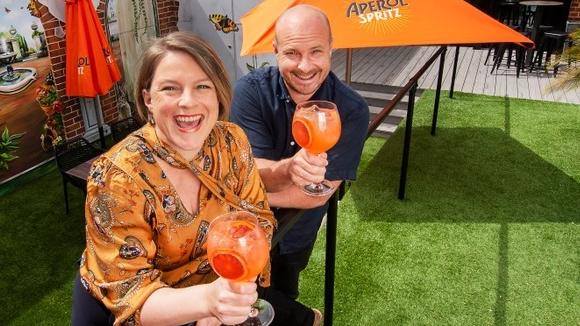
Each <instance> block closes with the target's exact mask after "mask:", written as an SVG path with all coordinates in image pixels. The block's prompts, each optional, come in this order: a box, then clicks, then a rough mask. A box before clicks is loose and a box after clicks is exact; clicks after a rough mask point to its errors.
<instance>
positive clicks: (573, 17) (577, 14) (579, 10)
mask: <svg viewBox="0 0 580 326" xmlns="http://www.w3.org/2000/svg"><path fill="white" fill-rule="evenodd" d="M568 20H570V21H576V22H580V0H572V3H571V4H570V13H569V14H568Z"/></svg>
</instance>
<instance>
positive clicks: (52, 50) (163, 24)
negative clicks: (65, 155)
mask: <svg viewBox="0 0 580 326" xmlns="http://www.w3.org/2000/svg"><path fill="white" fill-rule="evenodd" d="M117 1H126V0H117ZM105 2H106V1H105V0H101V1H100V4H99V6H98V7H97V8H96V9H97V15H98V16H99V19H100V20H101V24H104V19H105ZM38 8H39V10H40V13H41V17H40V21H41V22H42V25H43V28H44V33H45V35H46V42H47V44H48V56H49V57H50V62H51V65H52V74H53V76H54V79H55V83H56V89H57V91H58V94H59V96H60V97H61V100H62V101H63V104H64V110H63V124H64V131H65V137H66V138H67V139H71V138H75V137H79V136H82V135H83V134H84V132H85V130H84V124H83V118H82V114H81V110H80V104H79V100H78V97H67V96H66V95H65V78H66V77H65V75H66V71H65V70H66V59H65V58H66V37H65V38H62V39H60V38H58V37H56V35H55V28H56V27H58V26H59V22H58V20H57V19H56V18H54V16H52V15H51V14H50V13H49V12H48V8H46V7H45V6H43V5H42V4H40V3H38ZM178 9H179V1H174V0H157V10H158V14H159V17H158V28H159V33H160V35H166V34H168V33H171V32H173V31H177V12H178ZM60 25H61V26H62V28H63V29H66V26H65V25H66V24H65V23H60ZM100 100H101V108H102V110H103V119H104V121H105V123H110V122H114V121H116V120H117V119H118V117H119V112H118V110H117V96H116V92H115V88H112V89H111V91H110V92H109V93H108V94H106V95H104V96H100Z"/></svg>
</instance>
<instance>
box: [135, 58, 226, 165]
mask: <svg viewBox="0 0 580 326" xmlns="http://www.w3.org/2000/svg"><path fill="white" fill-rule="evenodd" d="M143 99H144V102H145V105H146V106H147V108H148V109H149V114H150V115H153V119H154V120H155V130H156V132H157V136H158V137H159V139H160V140H162V141H163V142H165V143H166V144H168V145H169V146H171V147H173V149H175V150H176V151H177V152H179V153H180V154H181V155H182V156H183V157H184V158H185V159H187V160H188V161H190V160H191V159H193V157H194V156H195V154H197V152H198V151H199V150H200V149H201V146H202V145H203V142H204V141H205V139H206V138H207V136H208V135H209V133H210V131H211V130H212V128H213V127H214V125H215V123H216V121H217V119H218V113H219V102H218V98H217V93H216V89H215V85H214V84H213V83H212V81H211V80H210V79H209V77H208V76H207V75H206V74H205V72H204V71H203V70H202V69H201V67H200V66H199V65H198V64H197V62H196V61H195V60H193V58H192V57H190V56H189V55H188V54H187V53H185V52H178V51H173V52H168V53H167V54H166V55H165V57H164V58H163V59H162V60H161V61H160V62H159V65H158V66H157V69H156V70H155V73H154V75H153V80H152V81H151V88H150V89H149V90H143Z"/></svg>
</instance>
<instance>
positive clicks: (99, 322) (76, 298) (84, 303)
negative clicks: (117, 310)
mask: <svg viewBox="0 0 580 326" xmlns="http://www.w3.org/2000/svg"><path fill="white" fill-rule="evenodd" d="M114 321H115V316H113V314H112V313H111V312H110V311H109V309H107V307H105V305H103V303H102V302H100V301H99V300H97V299H95V298H94V297H93V296H92V295H90V294H89V292H88V291H87V290H85V287H84V286H83V285H82V283H81V277H80V275H79V274H78V273H77V277H76V278H75V284H74V286H73V303H72V317H71V325H72V326H108V325H113V322H114Z"/></svg>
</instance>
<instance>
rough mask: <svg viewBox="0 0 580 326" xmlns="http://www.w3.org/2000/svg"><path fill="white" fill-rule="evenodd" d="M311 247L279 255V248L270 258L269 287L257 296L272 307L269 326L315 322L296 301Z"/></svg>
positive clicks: (312, 315) (312, 314)
mask: <svg viewBox="0 0 580 326" xmlns="http://www.w3.org/2000/svg"><path fill="white" fill-rule="evenodd" d="M313 248H314V244H312V245H311V246H309V247H308V248H305V249H304V250H302V251H300V252H296V253H291V254H284V255H280V253H279V251H278V248H276V249H274V250H273V252H272V255H271V262H272V277H271V283H272V284H271V286H270V287H269V288H260V289H259V290H258V293H259V296H260V297H261V298H263V299H265V300H266V301H268V302H270V303H271V304H272V306H273V307H274V313H275V315H274V322H273V323H272V324H271V326H296V325H304V326H311V325H312V323H313V322H314V312H313V311H312V309H310V308H308V307H307V306H305V305H303V304H301V303H300V302H298V301H296V298H298V280H299V278H300V272H301V271H303V270H304V268H306V265H308V260H309V259H310V255H311V254H312V249H313Z"/></svg>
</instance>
